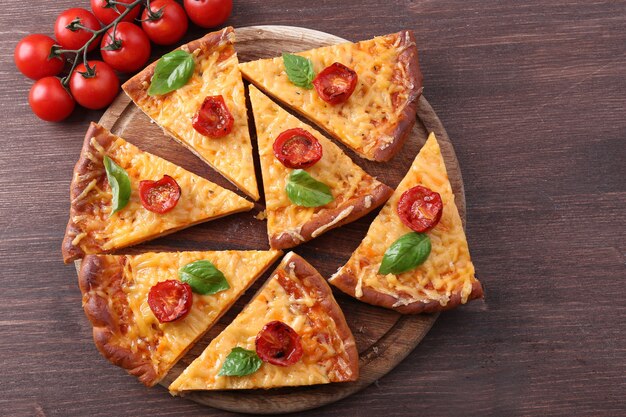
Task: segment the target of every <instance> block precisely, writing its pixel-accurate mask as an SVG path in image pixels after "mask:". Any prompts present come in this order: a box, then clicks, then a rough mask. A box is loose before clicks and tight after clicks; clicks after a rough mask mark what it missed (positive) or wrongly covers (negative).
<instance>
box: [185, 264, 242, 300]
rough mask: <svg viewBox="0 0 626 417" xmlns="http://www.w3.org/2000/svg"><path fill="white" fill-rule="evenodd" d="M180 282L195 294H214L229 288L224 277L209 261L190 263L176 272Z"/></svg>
mask: <svg viewBox="0 0 626 417" xmlns="http://www.w3.org/2000/svg"><path fill="white" fill-rule="evenodd" d="M178 276H179V277H180V279H181V281H183V282H186V283H187V284H189V285H190V286H191V289H192V291H193V292H195V293H196V294H202V295H207V294H215V293H218V292H220V291H224V290H227V289H229V288H230V285H228V281H226V277H225V276H224V274H223V273H222V271H220V270H219V269H217V268H216V267H215V265H213V264H212V263H211V262H210V261H207V260H200V261H195V262H191V263H189V264H187V265H185V266H183V267H182V268H180V269H179V270H178Z"/></svg>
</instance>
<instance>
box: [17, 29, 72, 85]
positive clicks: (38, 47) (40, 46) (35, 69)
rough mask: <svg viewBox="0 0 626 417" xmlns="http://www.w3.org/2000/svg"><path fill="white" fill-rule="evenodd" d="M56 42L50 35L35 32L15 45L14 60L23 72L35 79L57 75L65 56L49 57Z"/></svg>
mask: <svg viewBox="0 0 626 417" xmlns="http://www.w3.org/2000/svg"><path fill="white" fill-rule="evenodd" d="M54 44H55V41H54V39H52V38H51V37H50V36H46V35H41V34H39V33H34V34H32V35H28V36H26V37H24V38H22V40H21V41H19V42H18V44H17V46H16V47H15V52H14V53H13V60H14V61H15V65H16V66H17V69H18V70H20V72H21V73H22V74H24V75H25V76H27V77H28V78H32V79H33V80H38V79H40V78H43V77H49V76H52V75H57V74H58V73H60V72H61V71H62V70H63V66H64V65H65V62H64V60H63V59H64V58H63V57H56V58H49V56H50V49H51V48H52V45H54Z"/></svg>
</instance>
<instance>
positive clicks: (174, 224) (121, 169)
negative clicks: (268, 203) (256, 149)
mask: <svg viewBox="0 0 626 417" xmlns="http://www.w3.org/2000/svg"><path fill="white" fill-rule="evenodd" d="M70 196H71V205H70V219H69V222H68V224H67V229H66V231H65V238H64V239H63V247H62V252H63V260H64V261H65V262H66V263H67V262H70V261H73V260H75V259H78V258H81V257H83V256H84V255H86V254H92V253H104V252H110V251H113V250H115V249H119V248H122V247H125V246H129V245H134V244H137V243H140V242H143V241H146V240H150V239H154V238H157V237H159V236H162V235H165V234H168V233H172V232H175V231H177V230H180V229H182V228H185V227H188V226H192V225H194V224H197V223H201V222H205V221H208V220H213V219H216V218H218V217H222V216H226V215H229V214H232V213H237V212H241V211H246V210H250V209H252V208H253V206H254V205H253V203H251V202H250V201H248V200H246V199H245V198H242V197H239V196H238V195H237V194H235V193H233V192H231V191H228V190H226V189H224V188H222V187H220V186H219V185H217V184H214V183H212V182H210V181H208V180H206V179H204V178H202V177H199V176H197V175H195V174H192V173H191V172H189V171H186V170H184V169H183V168H181V167H179V166H177V165H174V164H172V163H171V162H168V161H166V160H164V159H162V158H159V157H157V156H155V155H152V154H149V153H147V152H143V151H141V150H139V149H138V148H137V147H135V146H134V145H132V144H130V143H128V142H126V141H125V140H124V139H122V138H120V137H118V136H115V135H113V134H112V133H111V132H109V131H108V130H107V129H105V128H104V127H102V126H99V125H97V124H95V123H92V124H91V125H90V126H89V130H88V131H87V134H86V136H85V142H84V144H83V149H82V151H81V154H80V158H79V160H78V163H77V164H76V167H75V168H74V175H73V178H72V183H71V186H70Z"/></svg>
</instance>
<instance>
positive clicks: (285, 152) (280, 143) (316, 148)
mask: <svg viewBox="0 0 626 417" xmlns="http://www.w3.org/2000/svg"><path fill="white" fill-rule="evenodd" d="M274 155H275V156H276V158H277V159H278V160H279V161H280V162H281V163H282V164H283V165H284V166H286V167H287V168H296V169H297V168H308V167H310V166H313V165H315V163H316V162H317V161H319V160H320V159H321V158H322V145H320V143H319V142H318V140H317V139H316V138H315V136H313V135H312V134H310V133H309V132H307V131H306V130H304V129H300V128H295V129H289V130H285V131H284V132H283V133H281V134H280V135H278V137H277V138H276V140H275V141H274Z"/></svg>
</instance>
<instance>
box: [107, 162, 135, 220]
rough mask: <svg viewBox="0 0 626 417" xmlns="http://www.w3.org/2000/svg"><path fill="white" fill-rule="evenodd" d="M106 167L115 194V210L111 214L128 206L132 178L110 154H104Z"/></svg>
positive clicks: (113, 203)
mask: <svg viewBox="0 0 626 417" xmlns="http://www.w3.org/2000/svg"><path fill="white" fill-rule="evenodd" d="M104 169H105V170H106V173H107V180H108V181H109V185H110V186H111V193H112V194H113V202H112V206H113V210H112V211H111V216H112V215H113V214H114V213H115V212H117V211H120V210H121V209H123V208H124V207H126V204H128V200H129V199H130V179H129V178H128V174H127V173H126V171H125V170H124V168H122V167H121V166H119V165H118V164H116V163H115V162H113V160H112V159H111V158H109V157H108V156H106V155H105V156H104Z"/></svg>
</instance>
